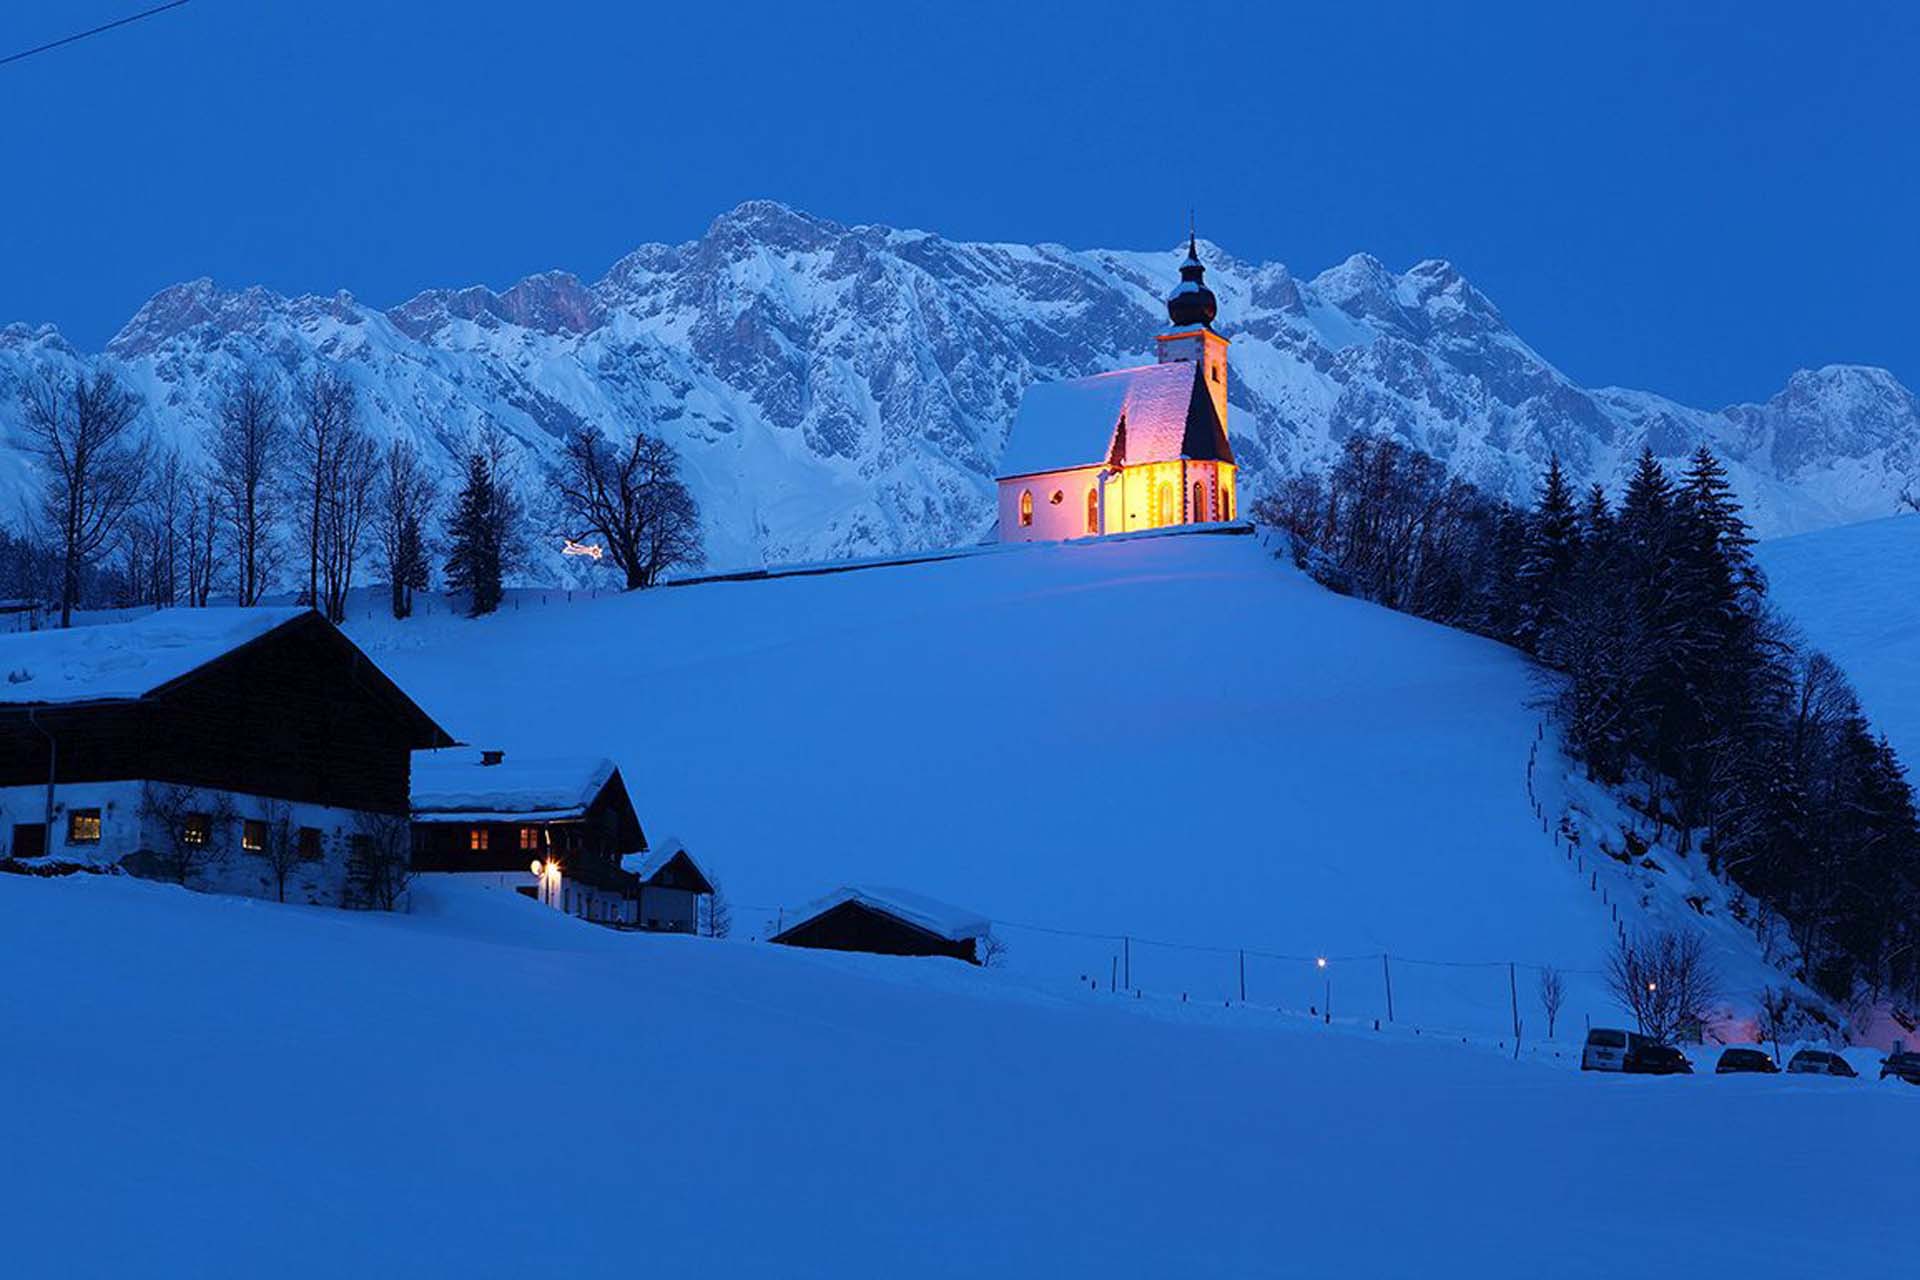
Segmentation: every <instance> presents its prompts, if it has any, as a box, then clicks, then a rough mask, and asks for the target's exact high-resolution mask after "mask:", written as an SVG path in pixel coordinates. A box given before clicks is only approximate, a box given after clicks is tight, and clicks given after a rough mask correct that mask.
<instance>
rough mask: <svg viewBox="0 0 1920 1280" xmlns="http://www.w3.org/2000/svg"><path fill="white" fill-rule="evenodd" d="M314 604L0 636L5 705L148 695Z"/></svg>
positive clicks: (0, 695)
mask: <svg viewBox="0 0 1920 1280" xmlns="http://www.w3.org/2000/svg"><path fill="white" fill-rule="evenodd" d="M311 612H312V610H310V609H161V610H158V611H156V612H154V613H150V614H147V615H146V616H145V617H141V618H136V619H134V620H133V621H131V622H108V623H100V624H96V625H92V626H78V627H74V628H72V629H70V630H65V631H62V630H47V631H28V632H19V633H16V634H13V635H0V673H4V675H5V677H6V678H5V680H4V681H0V703H6V704H20V703H49V702H62V703H66V702H103V701H124V700H128V699H134V698H144V697H145V696H146V695H147V694H149V693H152V692H154V691H155V690H157V689H159V688H161V687H162V686H163V685H168V684H172V683H173V682H174V681H175V680H178V679H179V678H180V677H182V676H184V675H187V674H188V673H190V672H193V671H196V670H198V669H199V668H201V667H204V666H206V665H207V664H208V663H209V662H212V661H213V660H214V659H216V658H220V657H224V656H225V655H227V654H229V653H231V652H233V651H234V650H235V649H238V648H240V647H241V646H242V645H245V644H249V643H251V642H253V641H255V640H258V639H259V638H260V637H261V636H264V635H266V634H267V633H268V632H269V631H273V630H275V629H277V628H279V627H281V626H284V625H286V624H287V623H289V622H292V621H293V620H294V619H296V618H299V617H303V616H305V615H306V614H309V613H311Z"/></svg>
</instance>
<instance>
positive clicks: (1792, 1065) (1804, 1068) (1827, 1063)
mask: <svg viewBox="0 0 1920 1280" xmlns="http://www.w3.org/2000/svg"><path fill="white" fill-rule="evenodd" d="M1787 1071H1788V1072H1789V1073H1791V1074H1793V1075H1796V1076H1846V1077H1848V1078H1852V1077H1854V1076H1857V1075H1859V1074H1860V1073H1859V1072H1858V1071H1855V1070H1854V1069H1853V1064H1852V1063H1850V1062H1848V1061H1847V1060H1846V1059H1845V1058H1843V1057H1841V1056H1840V1055H1839V1054H1837V1053H1828V1052H1827V1051H1826V1050H1825V1049H1802V1050H1801V1051H1800V1052H1798V1053H1796V1054H1794V1055H1793V1057H1791V1058H1789V1059H1787Z"/></svg>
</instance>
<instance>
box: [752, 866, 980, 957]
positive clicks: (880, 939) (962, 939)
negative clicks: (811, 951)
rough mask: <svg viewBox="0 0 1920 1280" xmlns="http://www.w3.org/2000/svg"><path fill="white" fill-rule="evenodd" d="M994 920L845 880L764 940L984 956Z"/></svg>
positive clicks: (898, 952) (917, 953)
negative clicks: (798, 917)
mask: <svg viewBox="0 0 1920 1280" xmlns="http://www.w3.org/2000/svg"><path fill="white" fill-rule="evenodd" d="M992 932H993V928H992V922H990V921H988V920H987V919H985V918H984V917H982V916H979V915H977V914H975V913H973V912H971V911H966V910H964V909H962V908H960V907H955V906H952V905H950V904H948V903H945V902H938V901H935V900H934V899H932V898H928V897H924V896H922V895H921V894H917V893H909V892H907V891H906V890H904V889H886V888H879V887H876V886H872V885H847V886H844V887H842V888H840V889H837V890H835V891H834V892H833V893H830V894H828V895H827V896H826V897H824V898H822V899H820V901H818V902H816V903H814V904H812V905H811V906H809V907H808V908H806V910H805V911H804V912H803V913H802V916H801V919H800V920H798V921H797V922H795V923H794V924H791V925H788V926H787V927H786V928H784V929H782V930H781V931H780V932H779V933H776V934H774V935H773V937H772V938H770V939H768V941H770V942H778V943H781V944H782V945H784V946H789V947H816V948H819V949H821V950H826V951H869V952H873V953H874V954H876V955H883V956H952V957H953V958H954V959H956V960H965V961H966V962H967V963H968V964H982V963H985V961H986V958H987V957H986V954H985V952H986V946H987V941H988V939H989V938H990V937H991V936H992Z"/></svg>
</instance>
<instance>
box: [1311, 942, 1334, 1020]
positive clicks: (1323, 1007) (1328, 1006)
mask: <svg viewBox="0 0 1920 1280" xmlns="http://www.w3.org/2000/svg"><path fill="white" fill-rule="evenodd" d="M1313 963H1314V964H1315V965H1317V966H1319V969H1320V976H1321V977H1323V978H1325V979H1326V980H1327V987H1326V994H1325V997H1324V999H1322V1001H1321V1003H1320V1016H1321V1018H1322V1020H1323V1021H1325V1022H1327V1023H1329V1024H1331V1023H1332V1022H1333V974H1332V973H1330V972H1328V970H1327V958H1326V957H1325V956H1320V957H1318V958H1316V959H1315V960H1314V962H1313Z"/></svg>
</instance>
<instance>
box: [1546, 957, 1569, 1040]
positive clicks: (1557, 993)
mask: <svg viewBox="0 0 1920 1280" xmlns="http://www.w3.org/2000/svg"><path fill="white" fill-rule="evenodd" d="M1566 1002H1567V980H1566V979H1565V978H1564V977H1562V976H1561V974H1560V971H1559V970H1558V969H1556V968H1554V967H1553V966H1552V965H1550V964H1547V965H1541V966H1540V1007H1541V1009H1543V1010H1545V1012H1546V1015H1547V1039H1549V1040H1551V1039H1553V1025H1554V1023H1555V1022H1557V1021H1559V1018H1560V1008H1561V1006H1562V1005H1564V1004H1565V1003H1566Z"/></svg>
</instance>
